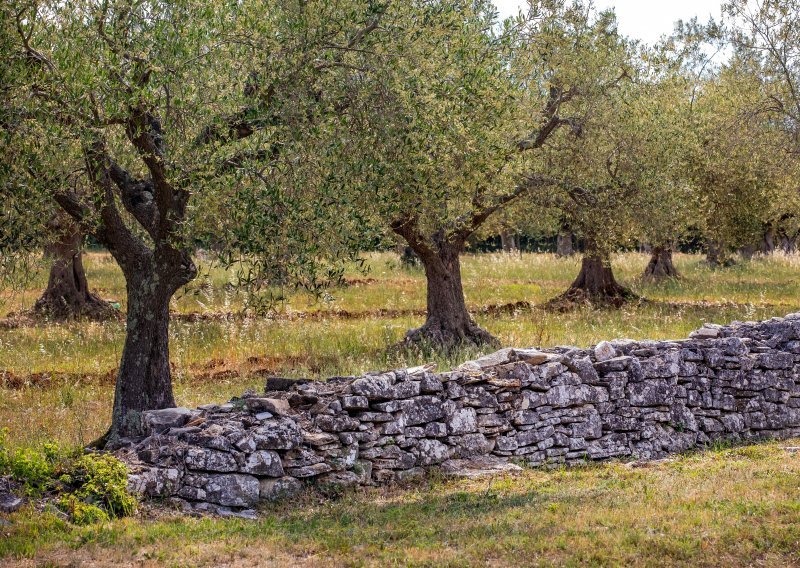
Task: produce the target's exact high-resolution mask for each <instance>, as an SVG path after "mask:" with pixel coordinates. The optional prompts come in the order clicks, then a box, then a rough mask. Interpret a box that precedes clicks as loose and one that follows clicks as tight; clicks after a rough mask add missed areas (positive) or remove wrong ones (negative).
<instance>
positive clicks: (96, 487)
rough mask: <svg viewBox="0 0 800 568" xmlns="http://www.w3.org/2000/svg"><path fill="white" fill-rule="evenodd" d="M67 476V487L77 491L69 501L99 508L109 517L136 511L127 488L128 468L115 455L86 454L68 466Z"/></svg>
mask: <svg viewBox="0 0 800 568" xmlns="http://www.w3.org/2000/svg"><path fill="white" fill-rule="evenodd" d="M69 475H70V483H69V485H70V486H72V487H75V488H76V489H75V490H74V491H73V492H72V493H71V494H70V498H74V499H77V500H79V501H80V502H83V503H85V504H87V505H89V506H91V507H95V508H99V510H100V511H101V512H103V513H104V514H107V515H108V516H110V517H125V516H128V515H130V514H132V513H133V512H134V511H135V510H136V499H135V498H134V497H133V495H131V494H130V493H129V492H128V488H127V486H128V468H127V467H126V466H125V464H123V463H122V462H121V461H119V460H118V459H117V458H115V457H114V456H112V455H110V454H85V455H83V456H81V457H79V458H78V459H77V460H75V462H73V463H72V464H71V468H70V473H69ZM70 502H72V501H70ZM79 514H81V515H85V514H87V511H85V510H83V511H80V513H79ZM76 522H77V521H76Z"/></svg>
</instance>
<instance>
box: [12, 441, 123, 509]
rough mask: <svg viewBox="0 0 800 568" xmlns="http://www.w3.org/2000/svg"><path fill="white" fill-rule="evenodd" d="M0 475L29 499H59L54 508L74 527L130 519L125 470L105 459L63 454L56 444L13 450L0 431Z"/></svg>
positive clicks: (114, 460) (78, 452)
mask: <svg viewBox="0 0 800 568" xmlns="http://www.w3.org/2000/svg"><path fill="white" fill-rule="evenodd" d="M0 475H11V476H12V477H13V478H14V479H15V480H16V481H18V482H19V483H21V484H22V485H23V487H24V489H25V492H26V493H27V494H28V495H30V496H32V497H40V496H42V495H43V494H49V495H60V497H58V501H57V504H58V507H59V508H60V509H61V510H62V511H64V512H65V513H67V514H68V515H69V516H70V519H71V520H72V521H73V522H75V523H77V524H88V523H93V522H98V521H107V520H109V519H110V518H115V517H123V516H126V515H130V514H131V513H133V512H134V511H135V510H136V498H135V497H134V496H133V495H131V494H130V493H129V492H128V487H127V486H128V468H127V467H126V466H125V464H123V463H122V462H121V461H119V460H118V459H117V458H115V457H114V456H112V455H110V454H83V453H82V450H80V449H77V450H76V451H72V452H69V451H65V450H63V449H62V448H60V447H59V446H58V445H57V444H53V443H45V444H42V445H41V446H39V447H36V448H21V449H12V448H10V447H9V445H8V443H7V431H6V430H0Z"/></svg>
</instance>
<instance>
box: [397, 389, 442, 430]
mask: <svg viewBox="0 0 800 568" xmlns="http://www.w3.org/2000/svg"><path fill="white" fill-rule="evenodd" d="M401 408H402V409H403V414H404V415H405V419H406V425H407V426H416V425H417V424H426V423H428V422H434V421H436V420H439V419H440V418H442V417H443V416H444V405H443V402H442V399H440V398H439V397H437V396H433V395H422V396H418V397H415V398H410V399H407V400H403V401H402V402H401Z"/></svg>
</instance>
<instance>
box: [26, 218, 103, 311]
mask: <svg viewBox="0 0 800 568" xmlns="http://www.w3.org/2000/svg"><path fill="white" fill-rule="evenodd" d="M50 226H51V227H52V228H53V230H54V231H53V232H54V235H55V236H56V238H55V240H54V241H53V242H52V243H50V244H49V245H47V247H45V256H46V257H47V258H50V259H52V264H51V265H50V277H49V278H48V281H47V288H46V289H45V291H44V292H43V293H42V295H41V297H40V298H39V299H38V300H37V301H36V304H34V306H33V309H32V313H33V315H35V316H40V317H45V318H47V319H51V320H56V321H64V320H68V319H73V318H79V317H87V318H90V319H106V318H110V317H114V316H115V315H116V314H117V311H116V310H115V309H114V308H113V307H112V306H111V304H109V303H108V302H106V301H104V300H102V299H100V298H99V297H98V296H96V295H95V294H92V293H91V292H90V291H89V287H88V285H87V282H86V272H85V271H84V269H83V258H82V256H83V255H82V252H81V245H82V244H83V235H81V233H80V231H79V230H78V229H77V228H76V227H75V226H73V225H72V224H70V223H65V222H63V221H61V220H58V221H54V222H53V223H51V224H50Z"/></svg>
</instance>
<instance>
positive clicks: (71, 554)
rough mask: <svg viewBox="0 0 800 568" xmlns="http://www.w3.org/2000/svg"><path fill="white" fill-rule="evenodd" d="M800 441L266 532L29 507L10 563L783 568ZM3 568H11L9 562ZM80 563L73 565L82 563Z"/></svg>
mask: <svg viewBox="0 0 800 568" xmlns="http://www.w3.org/2000/svg"><path fill="white" fill-rule="evenodd" d="M798 444H800V441H785V442H772V443H765V444H760V445H754V446H748V447H738V448H730V449H718V450H711V451H707V452H703V453H694V454H689V455H686V456H680V457H677V458H675V459H674V460H672V461H667V462H662V463H656V464H652V465H649V466H647V467H638V468H635V467H630V465H627V464H624V463H608V464H593V465H586V466H584V467H573V468H559V469H555V470H546V469H540V470H525V471H523V472H522V473H521V474H519V475H514V476H499V477H493V478H482V479H476V480H456V481H451V480H445V479H431V480H429V481H427V482H425V483H424V484H421V485H416V486H412V487H406V488H394V489H374V490H361V491H359V492H357V493H352V494H347V495H345V496H343V497H342V498H340V499H338V500H327V499H320V498H319V497H317V496H315V495H313V494H308V495H306V496H304V497H302V498H300V499H299V500H296V501H293V502H290V503H285V504H282V505H274V506H270V507H266V508H265V509H264V510H263V511H262V518H261V520H259V521H257V522H250V521H241V520H225V519H210V518H204V519H195V518H186V517H182V516H179V515H170V514H166V515H165V514H159V515H158V516H156V517H153V514H152V513H148V512H144V513H142V514H141V515H140V516H139V517H136V518H131V519H123V520H118V521H114V522H111V523H106V524H102V525H94V526H91V527H86V528H80V527H76V526H72V525H69V524H67V523H64V522H62V521H60V520H58V519H56V518H55V517H53V516H52V515H50V514H48V513H38V512H33V511H31V510H28V511H26V512H24V513H21V514H17V515H16V516H14V517H13V519H12V520H13V524H12V525H11V526H8V527H3V528H0V532H2V533H3V535H4V537H5V538H3V539H0V558H4V559H5V562H6V564H7V565H15V566H34V565H35V566H41V565H66V564H68V563H70V562H72V563H77V562H83V563H86V564H87V565H101V566H102V565H108V566H111V565H118V566H128V565H136V566H156V565H172V566H233V565H236V566H240V565H241V566H267V565H292V566H330V565H337V566H339V565H341V566H387V565H402V566H405V565H410V566H486V565H490V566H491V565H494V566H541V565H553V564H558V565H573V566H578V565H587V564H588V565H631V566H673V565H683V566H690V565H691V566H731V565H738V566H741V565H758V566H786V565H792V564H796V563H798V562H800V491H799V490H800V453H798V452H795V451H791V450H787V449H785V448H787V447H790V448H791V447H792V446H797V445H798ZM0 562H2V561H0ZM73 565H74V564H73Z"/></svg>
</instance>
